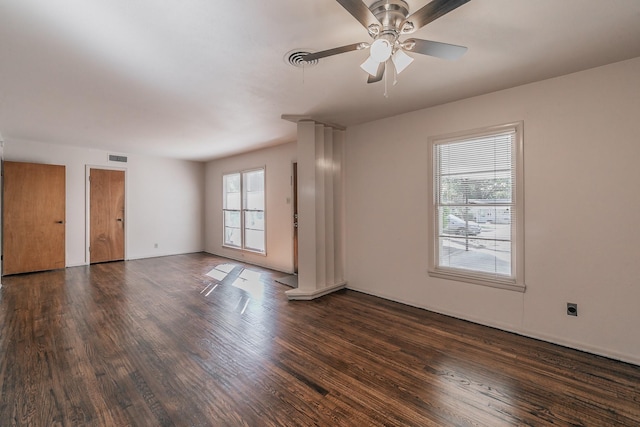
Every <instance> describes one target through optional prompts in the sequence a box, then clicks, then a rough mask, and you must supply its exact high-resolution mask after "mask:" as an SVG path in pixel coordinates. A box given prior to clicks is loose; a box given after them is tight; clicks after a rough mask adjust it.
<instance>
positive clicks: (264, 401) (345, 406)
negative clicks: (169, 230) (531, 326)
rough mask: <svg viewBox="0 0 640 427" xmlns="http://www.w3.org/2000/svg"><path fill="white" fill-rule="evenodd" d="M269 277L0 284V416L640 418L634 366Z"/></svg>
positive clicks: (102, 277) (120, 268) (579, 421)
mask: <svg viewBox="0 0 640 427" xmlns="http://www.w3.org/2000/svg"><path fill="white" fill-rule="evenodd" d="M214 267H216V268H215V269H214ZM210 270H213V271H212V273H211V275H212V276H215V278H214V277H210V276H207V275H206V273H207V272H209V271H210ZM282 275H283V274H281V273H276V272H273V271H270V270H266V269H262V268H259V267H255V266H249V265H244V264H241V263H238V262H235V261H230V260H226V259H222V258H217V257H214V256H210V255H206V254H190V255H180V256H172V257H164V258H155V259H146V260H137V261H128V262H117V263H108V264H98V265H94V266H91V267H76V268H69V269H66V270H60V271H50V272H44V273H36V274H30V275H22V276H10V277H5V278H3V285H4V286H3V288H2V290H1V291H0V392H1V396H0V425H1V426H38V427H39V426H109V427H111V426H174V425H175V426H315V425H318V426H369V425H385V426H492V427H493V426H523V425H530V426H546V425H554V426H558V425H559V426H638V425H640V389H639V387H640V367H638V366H634V365H629V364H625V363H621V362H616V361H612V360H609V359H605V358H602V357H598V356H594V355H590V354H586V353H581V352H578V351H574V350H570V349H566V348H562V347H559V346H555V345H552V344H548V343H544V342H540V341H536V340H532V339H528V338H524V337H520V336H517V335H513V334H509V333H506V332H502V331H498V330H495V329H492V328H487V327H483V326H479V325H475V324H472V323H468V322H464V321H461V320H457V319H453V318H450V317H446V316H441V315H437V314H433V313H429V312H427V311H424V310H420V309H416V308H412V307H408V306H405V305H401V304H397V303H393V302H390V301H386V300H382V299H379V298H375V297H372V296H368V295H364V294H361V293H357V292H353V291H341V292H338V293H335V294H331V295H328V296H326V297H324V298H321V299H319V300H316V301H311V302H288V301H287V299H286V297H285V294H284V291H286V290H287V289H289V288H288V287H286V286H284V285H281V284H278V283H276V282H274V281H273V279H274V278H277V277H279V276H282ZM630 327H632V325H630Z"/></svg>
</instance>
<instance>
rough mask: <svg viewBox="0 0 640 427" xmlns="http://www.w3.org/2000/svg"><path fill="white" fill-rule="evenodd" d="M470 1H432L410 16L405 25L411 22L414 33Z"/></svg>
mask: <svg viewBox="0 0 640 427" xmlns="http://www.w3.org/2000/svg"><path fill="white" fill-rule="evenodd" d="M469 1H470V0H432V1H430V2H429V3H427V5H426V6H424V7H423V8H421V9H418V10H416V11H415V12H414V13H412V14H411V15H409V16H408V17H407V19H406V20H405V23H406V22H411V23H412V24H413V31H415V30H417V29H419V28H422V27H424V26H425V25H427V24H428V23H429V22H433V21H435V20H436V19H438V18H440V17H441V16H443V15H446V14H447V13H449V12H451V11H452V10H454V9H457V8H459V7H460V6H462V5H463V4H465V3H467V2H469Z"/></svg>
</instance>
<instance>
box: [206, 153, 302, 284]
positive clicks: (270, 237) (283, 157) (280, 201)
mask: <svg viewBox="0 0 640 427" xmlns="http://www.w3.org/2000/svg"><path fill="white" fill-rule="evenodd" d="M295 159H296V144H295V143H289V144H283V145H279V146H276V147H271V148H266V149H263V150H259V151H254V152H251V153H246V154H241V155H238V156H233V157H227V158H224V159H219V160H214V161H211V162H209V163H207V167H206V196H205V198H206V209H205V212H206V213H205V215H206V233H205V235H206V237H205V250H206V251H207V252H209V253H212V254H215V255H219V256H224V257H228V258H232V259H237V260H241V261H245V262H248V263H252V264H256V265H260V266H264V267H268V268H272V269H274V270H279V271H284V272H292V271H293V228H292V227H293V226H292V224H293V221H292V215H293V205H292V202H293V187H292V182H291V175H292V165H293V162H294V161H295ZM263 166H264V167H265V168H266V178H265V182H266V195H267V196H266V199H267V206H266V213H265V215H266V219H267V255H266V256H264V255H259V254H252V253H249V252H242V251H239V250H235V249H229V248H224V247H223V246H222V241H223V232H222V228H223V221H222V175H224V174H227V173H231V172H238V171H242V170H247V169H253V168H257V167H263Z"/></svg>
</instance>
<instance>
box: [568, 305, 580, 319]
mask: <svg viewBox="0 0 640 427" xmlns="http://www.w3.org/2000/svg"><path fill="white" fill-rule="evenodd" d="M577 315H578V304H576V303H573V302H568V303H567V316H577Z"/></svg>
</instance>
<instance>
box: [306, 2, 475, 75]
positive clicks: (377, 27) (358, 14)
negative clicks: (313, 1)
mask: <svg viewBox="0 0 640 427" xmlns="http://www.w3.org/2000/svg"><path fill="white" fill-rule="evenodd" d="M469 1H470V0H431V1H430V2H429V3H427V4H426V5H425V6H423V7H422V8H420V9H418V10H417V11H415V12H414V13H412V14H410V13H409V5H408V4H407V2H406V1H404V0H378V1H376V2H375V3H373V4H372V5H371V6H370V7H367V6H366V5H365V4H364V3H363V1H362V0H337V2H338V3H340V5H341V6H342V7H344V8H345V9H346V10H347V12H349V13H350V14H351V15H352V16H353V17H354V18H355V19H356V20H357V21H358V22H360V23H361V24H362V25H363V26H364V27H365V28H366V29H367V32H368V33H369V35H370V36H371V38H372V39H373V42H371V43H366V42H362V43H354V44H351V45H347V46H342V47H338V48H333V49H329V50H323V51H320V52H315V53H310V54H309V55H307V56H305V60H306V61H310V62H311V61H317V60H318V59H320V58H325V57H328V56H332V55H337V54H340V53H345V52H350V51H354V50H362V49H367V48H368V49H369V57H368V58H367V60H366V61H365V62H364V63H362V64H361V65H360V68H362V69H363V70H364V71H366V72H367V73H368V74H369V78H368V80H367V83H375V82H378V81H380V80H382V78H383V76H384V74H385V69H386V64H387V63H388V62H389V61H388V60H389V59H391V61H390V62H391V63H392V64H393V67H394V68H395V72H396V74H400V73H401V72H402V71H404V70H405V69H406V68H407V67H408V66H409V65H410V64H411V63H412V62H413V60H414V58H412V57H411V56H410V55H407V53H406V52H405V51H408V52H411V53H418V54H422V55H428V56H434V57H436V58H442V59H449V60H454V59H458V58H460V57H461V56H462V55H463V54H464V53H465V52H466V51H467V48H466V47H464V46H458V45H453V44H448V43H442V42H436V41H431V40H422V39H416V38H411V39H408V40H405V41H400V40H399V38H400V36H401V35H405V34H410V33H413V32H414V31H416V30H418V29H420V28H422V27H423V26H425V25H427V24H428V23H430V22H433V21H434V20H436V19H438V18H440V17H442V16H443V15H445V14H447V13H449V12H451V11H452V10H454V9H457V8H458V7H460V6H462V5H463V4H465V3H467V2H469Z"/></svg>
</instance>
